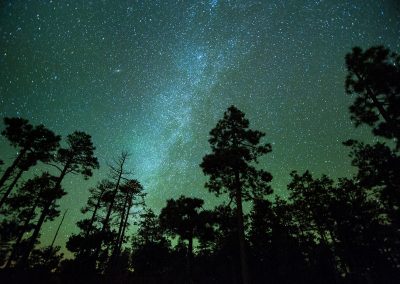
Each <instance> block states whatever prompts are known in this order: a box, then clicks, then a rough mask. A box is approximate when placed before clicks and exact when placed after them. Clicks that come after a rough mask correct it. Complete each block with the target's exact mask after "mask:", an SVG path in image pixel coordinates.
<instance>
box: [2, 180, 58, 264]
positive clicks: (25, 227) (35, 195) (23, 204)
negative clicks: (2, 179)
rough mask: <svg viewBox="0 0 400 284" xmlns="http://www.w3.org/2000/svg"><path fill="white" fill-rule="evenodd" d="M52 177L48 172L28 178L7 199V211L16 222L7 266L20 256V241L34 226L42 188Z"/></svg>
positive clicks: (45, 186) (47, 186) (41, 200)
mask: <svg viewBox="0 0 400 284" xmlns="http://www.w3.org/2000/svg"><path fill="white" fill-rule="evenodd" d="M52 178H53V177H52V176H51V175H50V174H48V173H43V174H42V175H41V176H36V177H34V178H32V179H29V180H27V181H26V182H25V183H24V184H23V186H22V187H21V188H20V189H19V190H18V192H17V193H16V194H14V195H13V196H11V197H10V198H9V199H8V200H7V205H8V207H9V212H10V213H11V214H13V215H14V217H13V218H15V220H17V223H18V230H17V233H16V236H15V237H16V239H15V241H14V244H13V246H12V250H11V254H10V256H9V258H8V261H7V265H6V266H7V267H9V266H10V265H11V263H12V261H14V260H16V259H18V258H19V257H20V256H21V253H22V252H23V245H21V244H24V242H22V241H23V236H24V234H25V233H27V232H29V231H31V230H32V229H33V228H34V227H35V224H34V223H33V221H34V219H35V217H36V215H37V209H39V207H40V204H41V203H43V197H44V196H43V193H42V190H43V189H46V188H49V186H50V183H51V179H52Z"/></svg>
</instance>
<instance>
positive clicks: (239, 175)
mask: <svg viewBox="0 0 400 284" xmlns="http://www.w3.org/2000/svg"><path fill="white" fill-rule="evenodd" d="M264 135H265V134H264V133H262V132H260V131H254V130H251V129H249V121H248V120H247V119H246V118H245V116H244V113H242V112H241V111H240V110H238V109H237V108H236V107H234V106H231V107H229V108H228V110H227V111H226V112H225V114H224V118H223V119H222V120H220V121H219V122H218V123H217V126H216V127H215V128H214V129H213V130H211V132H210V136H211V137H210V139H209V142H210V144H211V150H212V153H211V154H208V155H206V156H204V158H203V162H202V163H201V165H200V166H201V168H202V169H203V172H204V174H205V175H209V176H210V179H209V181H208V182H207V183H206V185H205V186H206V187H207V188H208V189H209V191H210V192H213V193H215V194H217V195H218V194H220V193H225V192H227V193H229V196H230V198H233V199H234V200H235V203H236V214H237V229H238V235H239V245H240V256H241V268H242V281H243V283H244V284H247V283H248V282H249V280H248V272H247V263H246V252H245V251H246V241H245V234H244V224H243V209H242V200H243V199H244V200H252V199H254V198H260V197H264V196H265V195H267V194H271V193H272V189H271V188H270V186H269V185H268V183H269V182H270V181H271V179H272V176H271V174H270V173H268V172H267V171H264V170H262V169H257V168H256V167H254V166H253V164H254V163H257V161H258V158H259V157H260V156H262V155H264V154H267V153H269V152H270V151H271V145H270V144H260V140H261V138H262V137H263V136H264Z"/></svg>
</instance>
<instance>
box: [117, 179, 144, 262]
mask: <svg viewBox="0 0 400 284" xmlns="http://www.w3.org/2000/svg"><path fill="white" fill-rule="evenodd" d="M144 197H145V193H144V192H143V187H142V185H141V184H140V183H139V181H137V180H128V181H126V182H125V183H124V184H122V185H121V186H120V196H119V199H120V202H119V203H120V206H119V208H118V211H119V213H120V214H119V215H120V218H119V219H120V220H119V226H118V233H117V239H116V241H115V244H114V248H113V252H112V256H111V263H110V266H111V269H113V268H114V267H115V266H119V265H118V262H119V258H120V254H121V251H122V245H123V243H124V240H125V232H126V229H127V228H128V226H129V222H128V221H129V216H130V215H131V214H132V213H131V209H132V207H133V206H135V207H138V206H144V205H145V204H144Z"/></svg>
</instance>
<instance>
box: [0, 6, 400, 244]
mask: <svg viewBox="0 0 400 284" xmlns="http://www.w3.org/2000/svg"><path fill="white" fill-rule="evenodd" d="M398 3H399V2H398V1H375V0H370V1H366V0H363V1H323V0H319V1H272V0H271V1H234V0H232V1H228V0H225V1H223V0H212V1H161V0H160V1H128V0H125V1H106V0H103V1H55V0H54V1H2V4H0V9H1V15H0V36H1V39H0V40H1V42H0V66H1V68H0V103H1V105H0V115H1V117H4V116H21V117H24V118H27V119H29V120H30V121H31V122H32V123H34V124H39V123H43V124H45V125H46V126H47V127H49V128H50V129H52V130H53V131H55V132H56V133H58V134H61V135H63V136H65V135H67V134H69V133H71V132H72V131H74V130H76V129H79V130H83V131H86V132H87V133H89V134H91V135H92V137H93V140H94V143H95V146H96V147H97V151H96V154H97V155H98V157H99V159H100V162H101V169H100V170H99V171H98V172H96V174H95V176H94V178H92V179H91V180H90V181H87V182H82V180H81V179H77V178H70V179H68V180H67V181H66V183H65V184H64V187H65V188H66V189H67V191H68V192H69V194H68V195H67V196H66V197H65V198H64V199H63V200H62V201H61V205H62V208H63V209H65V208H70V209H71V210H70V211H69V212H70V213H68V215H67V218H66V226H65V227H64V228H63V229H62V233H61V235H62V236H61V237H60V240H59V243H60V244H62V243H63V242H64V241H65V239H66V238H67V236H68V235H69V234H70V233H71V232H73V231H74V230H76V229H75V225H74V223H75V222H76V221H77V220H78V219H79V218H81V215H80V213H79V208H80V207H82V205H83V204H84V202H85V201H86V198H87V190H86V189H87V188H88V187H89V186H92V185H94V184H95V183H96V181H98V180H99V179H101V178H104V177H106V174H107V166H106V163H107V162H108V161H110V160H112V159H113V158H114V157H116V156H118V154H119V153H120V152H121V151H122V150H127V151H129V152H130V153H131V158H130V160H129V165H128V167H129V168H131V169H132V170H133V171H134V176H133V177H135V178H137V179H138V180H140V181H141V182H142V183H143V184H144V187H145V188H146V191H147V193H148V196H147V203H148V204H149V205H150V206H152V207H153V208H154V209H155V210H156V211H158V210H159V209H160V207H161V206H163V205H164V204H165V200H166V199H167V198H171V197H177V196H179V195H181V194H185V195H190V196H199V197H202V198H204V199H206V200H207V202H208V204H209V206H211V204H215V203H218V202H220V200H215V198H212V196H211V195H209V194H208V193H207V191H206V190H205V189H204V188H203V184H204V181H205V178H204V177H203V175H202V172H201V169H200V168H199V166H198V165H199V163H200V162H201V158H202V157H203V156H204V155H205V154H206V153H207V152H208V151H209V145H208V142H207V139H208V133H209V131H210V130H211V129H212V128H213V127H214V126H215V124H216V122H217V121H218V119H220V118H221V117H222V115H223V112H224V110H226V108H227V107H229V106H230V105H232V104H234V105H236V106H237V107H239V108H240V109H241V110H242V111H244V112H245V113H246V115H247V116H248V118H249V119H250V122H251V126H252V127H253V128H255V129H259V130H262V131H264V132H266V133H267V135H266V137H265V141H266V142H270V143H272V145H273V152H272V153H271V154H269V155H268V156H267V157H265V159H263V160H262V166H263V167H265V168H266V169H267V170H268V171H270V172H271V173H272V175H273V176H274V181H273V184H272V185H273V187H274V190H275V192H276V193H278V194H282V195H284V194H285V186H286V184H287V182H288V180H289V173H290V171H292V170H295V169H297V170H300V171H302V170H305V169H310V170H311V171H313V172H314V173H316V174H321V173H327V174H329V175H330V176H332V177H340V176H349V175H350V174H351V172H352V168H351V167H350V165H349V159H348V158H347V152H346V149H345V148H344V147H343V146H342V145H341V142H342V141H344V140H347V139H349V138H358V139H362V140H365V141H370V140H371V139H372V138H371V136H370V134H369V133H368V130H366V129H356V130H355V129H354V127H353V125H352V124H351V122H350V121H349V116H348V112H347V109H348V106H349V104H350V102H351V100H352V99H351V98H349V97H348V96H346V95H345V93H344V78H345V74H346V72H345V67H344V56H345V54H346V53H347V52H350V51H351V48H352V47H353V46H361V47H362V48H368V47H370V46H372V45H378V44H383V45H385V46H387V47H389V48H391V49H392V50H394V51H397V52H398V51H400V7H399V6H400V5H399V4H398ZM0 146H1V148H0V154H1V158H2V159H4V160H5V161H9V159H11V158H12V157H14V156H15V154H16V153H15V150H12V149H10V148H9V147H7V146H6V141H4V140H2V141H1V144H0ZM36 171H37V172H39V171H40V169H37V170H36ZM25 178H26V177H25ZM46 230H47V231H49V232H52V231H54V224H47V225H46V228H45V231H46ZM50 234H51V233H50ZM45 241H46V240H45Z"/></svg>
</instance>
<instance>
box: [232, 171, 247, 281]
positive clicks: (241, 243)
mask: <svg viewBox="0 0 400 284" xmlns="http://www.w3.org/2000/svg"><path fill="white" fill-rule="evenodd" d="M235 179H236V192H235V199H236V215H237V226H238V236H239V252H240V266H241V275H242V284H248V283H249V276H248V270H247V259H246V239H245V235H244V221H243V208H242V191H241V186H240V178H239V173H238V172H236V173H235Z"/></svg>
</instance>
